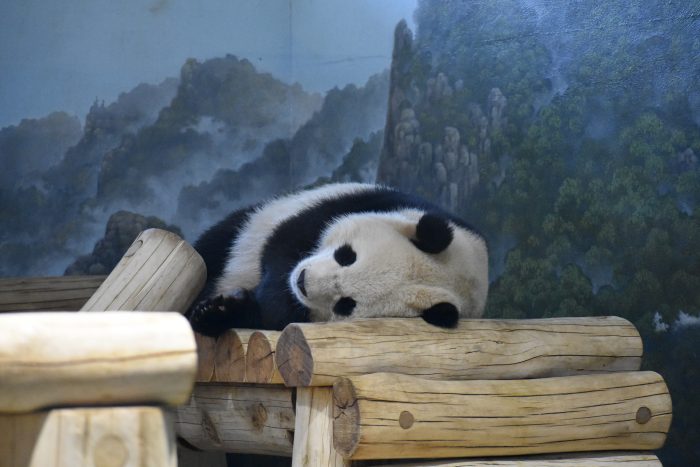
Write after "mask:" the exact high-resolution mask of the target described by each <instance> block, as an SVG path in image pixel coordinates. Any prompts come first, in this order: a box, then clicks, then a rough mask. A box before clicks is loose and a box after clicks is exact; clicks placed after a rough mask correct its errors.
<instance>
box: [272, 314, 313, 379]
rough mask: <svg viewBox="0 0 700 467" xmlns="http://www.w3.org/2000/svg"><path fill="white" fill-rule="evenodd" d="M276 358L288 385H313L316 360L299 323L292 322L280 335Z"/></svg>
mask: <svg viewBox="0 0 700 467" xmlns="http://www.w3.org/2000/svg"><path fill="white" fill-rule="evenodd" d="M275 360H276V362H277V368H278V370H279V372H280V375H282V379H284V383H285V384H286V385H287V386H293V387H306V386H309V385H311V377H312V376H313V373H314V360H313V357H312V356H311V348H310V347H309V344H308V342H306V337H304V333H303V332H302V330H301V328H300V327H299V326H298V325H296V324H290V325H289V326H287V327H286V328H285V329H284V331H283V332H282V334H281V335H280V338H279V341H278V342H277V352H276V353H275Z"/></svg>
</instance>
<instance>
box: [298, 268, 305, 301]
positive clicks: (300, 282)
mask: <svg viewBox="0 0 700 467" xmlns="http://www.w3.org/2000/svg"><path fill="white" fill-rule="evenodd" d="M305 277H306V269H302V270H301V272H300V273H299V277H298V278H297V287H299V291H300V292H301V293H302V295H304V297H306V287H304V278H305Z"/></svg>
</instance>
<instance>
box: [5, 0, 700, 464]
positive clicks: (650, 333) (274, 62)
mask: <svg viewBox="0 0 700 467" xmlns="http://www.w3.org/2000/svg"><path fill="white" fill-rule="evenodd" d="M200 3H203V4H199V5H196V6H195V5H194V4H191V2H184V1H177V0H172V1H168V0H155V1H152V2H142V1H136V0H128V1H123V2H118V3H114V2H108V1H106V0H98V1H91V2H87V1H83V0H67V1H64V2H60V3H59V2H56V3H53V4H51V3H49V4H47V3H46V2H39V1H38V0H30V1H25V2H4V3H3V4H0V67H1V69H2V70H3V72H2V74H1V75H0V127H2V129H0V163H1V166H2V171H0V275H2V276H22V275H51V274H63V273H67V274H104V273H107V272H108V271H109V270H110V269H111V267H113V265H114V264H115V263H116V261H117V260H118V259H119V258H120V257H121V255H122V253H123V251H124V250H125V249H126V247H127V246H128V245H129V244H130V242H131V241H132V239H133V238H134V236H135V235H136V233H137V232H138V231H140V230H142V229H143V228H146V227H148V226H159V227H164V228H169V229H171V230H174V231H176V232H178V233H180V234H182V235H184V236H185V238H187V239H188V240H190V241H192V240H194V239H195V238H196V237H197V235H198V234H199V233H201V232H202V230H203V229H204V228H206V227H207V226H208V225H210V224H211V223H212V222H214V221H216V220H217V219H219V218H220V217H222V216H223V215H224V214H225V213H227V212H229V211H231V210H233V209H235V208H237V207H241V206H243V205H245V204H248V203H250V202H253V201H256V200H259V199H260V198H265V197H269V196H272V195H275V194H279V193H283V192H286V191H289V190H292V189H296V188H301V187H305V186H309V185H315V184H320V183H326V182H329V181H349V180H354V181H375V180H376V181H379V182H382V183H387V184H391V185H395V186H398V187H400V188H403V189H405V190H409V191H413V192H416V193H419V194H421V195H423V196H427V197H428V198H431V199H433V200H436V201H438V202H440V203H441V204H443V205H444V206H446V207H448V208H450V209H452V210H453V211H455V212H457V213H458V214H460V215H462V216H463V217H465V218H467V219H469V220H470V221H471V222H472V223H473V224H475V225H476V226H478V227H479V228H480V229H481V230H482V231H483V232H484V233H485V234H486V236H487V237H488V239H489V241H490V247H491V280H492V290H491V294H490V298H489V304H488V308H487V315H488V316H490V317H505V318H536V317H550V316H584V315H608V314H615V315H620V316H623V317H625V318H627V319H629V320H630V321H632V322H633V323H634V324H635V325H636V326H637V327H638V328H639V329H640V332H641V333H642V335H643V338H644V344H645V359H644V363H643V366H644V368H646V369H653V370H655V371H658V372H660V373H661V374H662V375H664V377H665V378H666V381H667V382H668V384H669V386H670V388H671V392H672V395H673V402H674V421H673V425H672V431H671V435H670V436H669V439H668V442H667V444H666V446H665V447H664V449H663V450H662V451H661V453H660V457H661V458H662V461H663V462H664V465H679V466H680V465H700V423H699V422H697V420H698V419H700V396H698V388H699V387H700V385H699V384H698V383H699V382H700V357H699V355H698V352H699V350H700V340H699V339H700V326H699V324H700V318H699V317H698V316H699V314H700V218H699V217H698V214H697V211H696V209H697V208H698V202H699V201H700V167H699V166H698V156H700V39H698V38H699V37H700V2H698V1H682V2H680V1H679V2H675V1H668V0H625V1H622V0H610V1H597V0H579V1H575V2H558V1H552V0H490V1H485V0H441V1H438V0H418V1H400V0H394V1H391V0H375V1H370V0H363V1H353V2H342V1H340V0H335V1H320V0H292V1H289V0H284V1H283V0H276V1H247V2H244V1H240V2H239V1H236V2H229V1H222V0H212V1H208V2H200Z"/></svg>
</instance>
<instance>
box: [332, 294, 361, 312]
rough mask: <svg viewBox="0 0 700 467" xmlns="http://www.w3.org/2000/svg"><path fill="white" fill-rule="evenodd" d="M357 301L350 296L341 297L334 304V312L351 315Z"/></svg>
mask: <svg viewBox="0 0 700 467" xmlns="http://www.w3.org/2000/svg"><path fill="white" fill-rule="evenodd" d="M355 305H357V302H355V300H353V299H352V298H350V297H341V299H340V300H338V301H337V302H336V304H335V305H334V306H333V313H335V314H337V315H342V316H349V315H350V313H352V310H354V309H355Z"/></svg>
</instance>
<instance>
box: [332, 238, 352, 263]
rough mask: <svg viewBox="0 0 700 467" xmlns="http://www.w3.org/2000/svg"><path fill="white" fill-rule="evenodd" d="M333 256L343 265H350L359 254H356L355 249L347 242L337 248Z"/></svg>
mask: <svg viewBox="0 0 700 467" xmlns="http://www.w3.org/2000/svg"><path fill="white" fill-rule="evenodd" d="M333 258H335V260H336V262H337V263H338V264H340V265H341V266H350V265H351V264H352V263H354V262H355V260H356V259H357V255H356V254H355V250H353V249H352V247H351V246H350V245H348V244H347V243H346V244H345V245H343V246H341V247H340V248H338V249H337V250H335V253H333Z"/></svg>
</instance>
